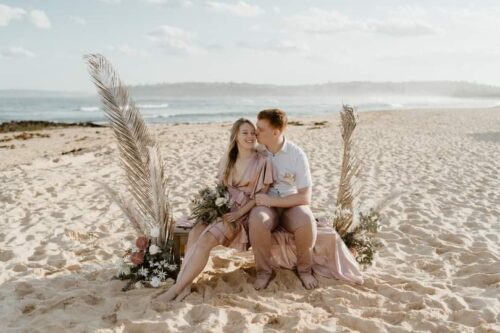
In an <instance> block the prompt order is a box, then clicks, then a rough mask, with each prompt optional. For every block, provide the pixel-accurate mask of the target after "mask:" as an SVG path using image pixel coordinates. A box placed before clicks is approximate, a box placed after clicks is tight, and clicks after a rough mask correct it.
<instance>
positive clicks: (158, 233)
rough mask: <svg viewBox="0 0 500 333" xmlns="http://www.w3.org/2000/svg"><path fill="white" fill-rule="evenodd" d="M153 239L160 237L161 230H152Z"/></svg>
mask: <svg viewBox="0 0 500 333" xmlns="http://www.w3.org/2000/svg"><path fill="white" fill-rule="evenodd" d="M151 237H160V228H158V227H152V228H151Z"/></svg>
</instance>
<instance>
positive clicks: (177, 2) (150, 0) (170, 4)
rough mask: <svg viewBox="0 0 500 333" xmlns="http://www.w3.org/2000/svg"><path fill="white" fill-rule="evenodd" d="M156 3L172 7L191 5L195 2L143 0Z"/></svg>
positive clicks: (185, 0)
mask: <svg viewBox="0 0 500 333" xmlns="http://www.w3.org/2000/svg"><path fill="white" fill-rule="evenodd" d="M142 1H144V2H148V3H151V4H155V5H165V6H172V7H189V6H192V5H193V3H192V2H191V1H190V0H142Z"/></svg>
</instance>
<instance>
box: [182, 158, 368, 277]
mask: <svg viewBox="0 0 500 333" xmlns="http://www.w3.org/2000/svg"><path fill="white" fill-rule="evenodd" d="M272 183H273V170H272V162H271V160H270V158H269V157H266V156H264V155H263V154H261V153H257V154H256V155H255V157H254V159H253V160H252V161H251V162H250V163H249V165H248V167H247V169H246V170H245V172H244V174H243V175H242V177H241V180H239V181H234V180H233V181H232V182H231V184H228V190H229V193H230V198H231V202H232V208H231V211H237V210H238V209H240V208H241V207H242V206H244V205H245V204H246V203H248V201H250V200H252V199H253V198H254V197H255V194H256V193H258V192H259V191H261V190H262V189H263V188H264V187H265V186H266V185H270V184H272ZM248 215H249V214H246V215H245V216H243V217H241V218H240V219H239V220H238V221H237V222H236V223H235V225H236V227H235V228H229V227H228V226H226V225H225V224H224V223H223V222H222V221H221V222H215V223H213V224H211V225H208V226H207V228H206V229H205V230H203V232H202V234H201V235H203V234H204V233H206V232H210V233H211V234H212V235H214V236H215V238H216V239H217V240H218V242H219V244H220V245H224V246H227V247H231V248H234V249H237V250H238V251H246V250H248V249H249V247H250V243H249V237H248ZM182 220H183V221H182V222H181V221H178V223H179V222H180V223H184V224H185V223H186V222H185V221H186V220H184V219H182ZM317 230H318V233H317V238H316V244H315V245H314V249H313V267H312V270H313V272H314V273H315V274H319V275H321V276H324V277H327V278H337V279H340V280H344V281H347V282H351V283H357V284H362V283H363V274H362V273H361V271H360V269H359V265H358V263H357V261H356V259H355V258H354V257H353V255H352V253H351V251H349V249H348V248H347V246H346V245H345V244H344V242H343V241H342V238H341V237H340V236H339V234H338V233H337V232H336V231H335V230H334V229H333V228H332V227H331V226H329V225H325V224H320V223H318V225H317ZM201 235H200V237H201ZM271 246H272V247H271V263H272V265H273V266H274V267H275V268H286V269H294V268H295V266H296V263H297V255H296V249H295V240H294V235H293V234H291V233H289V232H288V231H287V230H285V229H284V228H283V227H281V226H278V227H277V228H276V229H275V230H273V232H272V245H271ZM194 248H196V244H194V245H193V246H192V249H188V250H187V253H186V255H185V262H186V261H187V260H188V258H189V257H190V256H191V255H192V254H193V252H194ZM181 272H182V270H181Z"/></svg>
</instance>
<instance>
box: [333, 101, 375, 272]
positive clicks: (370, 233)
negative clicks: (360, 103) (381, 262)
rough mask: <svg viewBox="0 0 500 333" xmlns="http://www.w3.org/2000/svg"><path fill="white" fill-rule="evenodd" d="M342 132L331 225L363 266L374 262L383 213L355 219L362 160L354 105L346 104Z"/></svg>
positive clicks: (372, 212) (372, 211) (341, 124)
mask: <svg viewBox="0 0 500 333" xmlns="http://www.w3.org/2000/svg"><path fill="white" fill-rule="evenodd" d="M340 117H341V122H340V126H341V134H342V141H343V144H344V149H343V156H342V165H341V172H340V184H339V190H338V193H337V202H336V209H335V212H334V214H333V219H332V225H333V227H334V228H335V230H336V231H337V232H338V234H339V235H340V237H341V238H342V240H343V241H344V243H345V244H346V246H347V247H348V248H349V249H350V250H351V252H352V254H353V255H354V257H355V258H356V261H357V262H358V263H359V264H361V265H363V266H367V265H371V264H372V262H373V259H374V255H375V253H376V251H377V249H378V248H379V247H380V246H381V243H380V242H379V241H378V240H376V238H375V237H376V234H377V232H378V229H379V226H380V214H379V212H377V211H374V210H372V209H370V211H369V212H368V213H367V214H363V213H359V220H358V221H354V217H355V216H354V214H355V213H354V209H353V206H354V204H353V202H354V198H355V197H357V196H358V195H359V190H358V191H354V190H353V189H354V187H355V185H356V179H357V178H358V177H359V173H360V166H361V163H360V161H359V160H358V159H357V157H356V154H355V146H354V143H353V133H354V129H355V128H356V125H357V118H358V116H357V114H356V112H355V110H354V108H353V107H351V106H348V105H344V106H343V110H342V111H341V112H340Z"/></svg>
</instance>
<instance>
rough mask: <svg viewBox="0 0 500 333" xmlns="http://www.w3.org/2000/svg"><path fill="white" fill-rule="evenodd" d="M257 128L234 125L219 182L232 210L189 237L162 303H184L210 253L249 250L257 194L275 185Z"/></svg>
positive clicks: (242, 122)
mask: <svg viewBox="0 0 500 333" xmlns="http://www.w3.org/2000/svg"><path fill="white" fill-rule="evenodd" d="M256 146H257V138H256V135H255V126H254V125H253V124H252V122H251V121H249V120H247V119H244V118H240V119H238V120H237V121H236V122H235V123H234V124H233V126H232V129H231V136H230V141H229V146H228V149H227V151H226V154H225V156H224V158H223V159H222V162H221V163H220V168H219V181H221V182H223V183H224V185H226V186H227V188H228V191H229V194H230V202H231V211H230V212H229V213H228V214H226V215H224V217H223V221H219V222H214V223H213V224H211V225H208V226H207V225H204V224H203V223H198V224H197V225H196V226H195V227H194V228H193V230H191V232H190V234H189V239H188V244H187V252H186V255H185V258H184V261H183V265H182V268H181V271H180V272H179V275H178V277H177V281H176V283H175V284H174V285H173V286H172V287H171V288H170V289H169V290H168V291H167V292H165V293H164V294H162V295H160V296H159V297H158V300H159V301H161V302H168V301H171V300H173V299H177V300H181V299H182V298H184V297H185V296H186V295H187V294H189V292H190V290H191V283H192V282H193V280H194V279H195V278H196V277H197V276H198V275H199V274H200V273H201V272H202V271H203V269H204V268H205V266H206V264H207V262H208V257H209V254H210V250H211V249H212V248H213V247H215V246H217V245H224V246H228V247H232V248H235V249H238V250H240V251H245V250H248V248H249V246H250V244H249V238H248V215H249V212H250V211H251V209H252V208H253V207H254V206H255V194H256V193H267V190H268V188H269V186H270V185H271V184H272V183H273V171H272V162H271V160H270V158H269V157H266V156H265V155H262V154H261V153H259V152H257V151H256V149H255V148H256Z"/></svg>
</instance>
